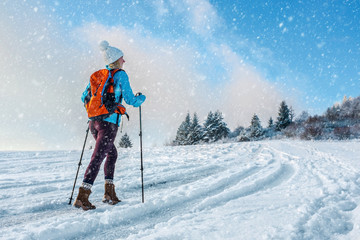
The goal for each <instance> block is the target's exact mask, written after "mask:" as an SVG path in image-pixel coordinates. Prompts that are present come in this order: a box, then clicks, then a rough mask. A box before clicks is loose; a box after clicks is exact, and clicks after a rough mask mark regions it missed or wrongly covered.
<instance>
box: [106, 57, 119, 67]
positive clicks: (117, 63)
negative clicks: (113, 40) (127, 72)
mask: <svg viewBox="0 0 360 240" xmlns="http://www.w3.org/2000/svg"><path fill="white" fill-rule="evenodd" d="M119 59H120V58H119ZM119 59H118V60H116V61H115V62H113V63H110V64H109V65H108V66H109V68H110V69H115V68H120V62H119Z"/></svg>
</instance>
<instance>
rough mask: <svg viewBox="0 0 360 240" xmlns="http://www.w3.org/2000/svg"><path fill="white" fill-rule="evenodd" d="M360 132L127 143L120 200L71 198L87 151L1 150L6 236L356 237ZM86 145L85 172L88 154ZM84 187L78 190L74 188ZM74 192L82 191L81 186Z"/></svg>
mask: <svg viewBox="0 0 360 240" xmlns="http://www.w3.org/2000/svg"><path fill="white" fill-rule="evenodd" d="M358 144H359V142H356V141H353V142H338V143H336V142H302V141H264V142H250V143H228V144H219V145H203V146H186V147H162V148H155V149H151V151H150V149H146V150H145V151H144V156H145V166H144V167H145V172H144V174H145V179H144V181H145V203H144V204H142V203H141V186H140V169H139V168H140V166H139V164H140V163H139V152H138V151H136V150H125V151H122V152H121V153H119V156H120V157H119V158H120V159H119V160H118V161H119V162H118V164H117V169H116V171H117V173H116V176H117V179H116V180H115V184H116V189H117V192H118V195H119V197H120V198H121V199H123V202H122V203H120V204H119V205H117V206H109V205H106V204H103V203H101V198H102V194H103V173H102V172H100V174H99V176H98V178H97V181H96V182H95V185H94V186H93V189H92V190H93V194H92V195H91V197H90V200H91V201H92V202H93V203H94V204H95V205H96V206H97V209H96V210H95V211H88V212H83V211H81V210H78V209H75V208H72V207H70V206H69V205H67V202H68V197H69V195H70V193H71V188H72V184H73V180H74V179H73V178H74V176H75V173H76V167H77V163H78V158H79V156H80V154H79V152H41V153H31V152H18V153H0V167H1V169H3V171H2V173H1V175H0V191H1V193H0V209H1V210H0V238H1V239H74V238H76V239H99V238H106V239H239V238H240V239H357V238H356V237H357V236H360V222H359V220H360V218H359V217H358V213H359V212H360V210H359V207H358V205H359V203H360V188H359V186H360V159H359V156H360V150H358V147H357V146H358ZM90 155H91V152H90V151H89V152H86V154H85V156H84V162H83V166H82V168H81V171H80V177H79V179H78V184H77V186H79V184H80V182H81V177H82V174H83V172H84V170H85V167H86V165H87V163H88V161H89V158H90ZM76 193H77V191H76ZM76 193H75V194H76Z"/></svg>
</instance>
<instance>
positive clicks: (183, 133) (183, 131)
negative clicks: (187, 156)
mask: <svg viewBox="0 0 360 240" xmlns="http://www.w3.org/2000/svg"><path fill="white" fill-rule="evenodd" d="M190 126H191V118H190V113H188V114H187V115H186V117H185V120H184V121H183V122H182V123H181V124H180V126H179V128H178V130H177V133H176V137H175V140H174V145H189V144H190V142H189V133H190Z"/></svg>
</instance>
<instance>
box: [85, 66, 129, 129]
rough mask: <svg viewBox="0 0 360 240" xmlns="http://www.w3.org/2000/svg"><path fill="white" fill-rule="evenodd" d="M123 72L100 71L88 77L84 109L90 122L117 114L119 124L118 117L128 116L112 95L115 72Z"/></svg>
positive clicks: (115, 70)
mask: <svg viewBox="0 0 360 240" xmlns="http://www.w3.org/2000/svg"><path fill="white" fill-rule="evenodd" d="M118 71H123V70H122V69H112V70H107V69H101V70H98V71H96V72H94V73H93V74H92V75H91V77H90V88H89V89H88V94H87V96H86V97H85V101H84V104H85V108H86V111H87V113H88V117H89V119H90V120H103V119H105V118H107V117H109V116H110V115H111V114H113V113H117V114H118V119H117V122H119V116H120V115H124V114H125V115H126V116H127V117H128V118H129V115H127V113H126V108H125V107H124V106H123V105H121V104H120V102H121V98H122V96H120V101H119V102H116V99H115V93H114V79H113V76H114V75H115V73H116V72H118Z"/></svg>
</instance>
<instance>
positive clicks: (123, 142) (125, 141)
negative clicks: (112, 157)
mask: <svg viewBox="0 0 360 240" xmlns="http://www.w3.org/2000/svg"><path fill="white" fill-rule="evenodd" d="M132 146H133V145H132V143H131V141H130V138H129V136H128V135H127V133H125V134H124V135H123V136H122V137H121V139H120V142H119V147H121V148H132Z"/></svg>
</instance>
